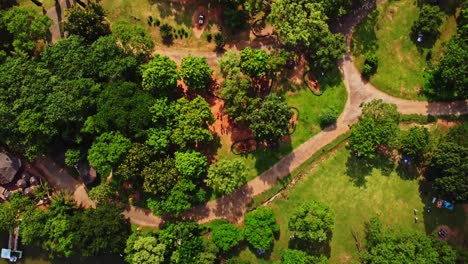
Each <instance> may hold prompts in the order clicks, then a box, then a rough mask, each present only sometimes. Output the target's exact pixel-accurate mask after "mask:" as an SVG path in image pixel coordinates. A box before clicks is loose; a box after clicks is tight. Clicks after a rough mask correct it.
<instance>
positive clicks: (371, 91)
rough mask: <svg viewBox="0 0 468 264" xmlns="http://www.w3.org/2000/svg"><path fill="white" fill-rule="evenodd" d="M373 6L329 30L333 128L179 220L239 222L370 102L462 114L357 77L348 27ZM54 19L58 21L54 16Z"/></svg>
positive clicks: (139, 214)
mask: <svg viewBox="0 0 468 264" xmlns="http://www.w3.org/2000/svg"><path fill="white" fill-rule="evenodd" d="M63 1H64V0H61V1H59V3H62V2H63ZM65 3H68V0H66V2H65ZM373 8H375V2H370V3H369V4H367V5H364V6H362V7H361V8H360V9H359V10H356V11H355V12H353V14H351V15H349V16H348V17H346V18H345V19H344V20H343V22H342V23H341V24H339V26H337V28H336V30H335V31H336V32H341V33H343V34H344V35H346V39H347V41H346V42H347V47H348V53H347V54H346V56H345V57H344V58H343V60H342V61H340V63H339V66H340V70H341V73H342V75H343V81H344V83H345V86H346V90H347V92H348V100H347V102H346V105H345V109H344V111H343V113H342V114H341V116H340V117H339V118H338V120H337V122H336V125H335V126H333V127H328V128H326V129H325V130H323V131H322V132H320V133H318V134H317V135H315V136H314V137H312V138H310V139H309V140H307V141H306V142H304V143H303V144H302V145H300V146H299V147H297V148H296V149H294V150H293V151H292V152H291V153H290V154H288V155H286V156H285V157H283V158H282V159H281V160H280V161H278V162H277V163H276V164H275V165H274V166H273V167H271V168H270V169H268V170H267V171H265V172H263V173H262V174H261V175H260V176H258V177H256V178H255V179H253V180H251V181H249V182H248V183H247V184H245V185H244V186H243V187H242V188H240V189H239V190H237V191H236V192H234V193H233V194H231V195H226V196H224V197H221V198H219V199H217V200H214V201H210V202H208V203H206V204H203V205H200V206H196V207H193V208H191V209H190V210H188V211H187V212H185V213H184V214H183V217H184V218H187V219H188V218H191V219H194V220H196V221H198V222H199V223H206V222H209V221H212V220H215V219H227V220H229V221H231V222H233V223H240V222H242V221H243V218H244V215H245V212H246V210H247V205H248V204H249V203H250V202H251V201H252V198H253V197H254V196H257V195H259V194H261V193H263V192H265V191H267V190H269V189H271V188H272V187H273V186H274V185H275V184H276V182H277V180H279V179H282V178H284V177H286V176H288V175H289V174H290V173H291V172H292V171H294V170H295V169H297V168H298V167H299V166H300V165H301V164H302V163H304V162H305V161H306V160H307V159H309V158H310V157H311V156H312V155H314V154H315V153H316V152H317V151H318V150H320V149H321V148H323V147H324V146H326V145H327V144H329V143H331V142H332V141H333V140H334V139H336V138H337V137H338V136H340V135H342V134H344V133H346V132H347V131H348V130H349V125H350V124H353V123H354V122H356V121H357V119H358V117H359V116H360V114H361V108H360V106H361V105H362V104H363V103H365V102H369V101H371V100H373V99H383V100H384V101H385V102H388V103H393V104H396V105H397V108H398V111H399V112H400V113H402V114H421V115H434V116H440V115H455V114H468V100H465V101H458V102H435V103H428V102H421V101H411V100H404V99H400V98H396V97H393V96H390V95H387V94H385V93H383V92H381V91H380V90H378V89H376V88H375V87H374V86H372V85H371V84H370V83H368V82H366V81H365V80H363V79H362V77H361V73H360V72H359V71H358V69H357V68H356V66H355V65H354V63H353V60H352V57H351V55H350V52H349V47H350V40H351V36H352V29H353V28H354V26H355V25H356V24H357V23H358V22H359V20H360V19H361V18H362V17H364V16H365V15H367V14H368V12H369V11H371V10H372V9H373ZM60 9H61V8H60V6H57V7H56V8H55V10H56V11H58V10H60ZM51 11H52V10H50V12H48V15H50V13H52V12H51ZM55 20H58V19H57V18H55ZM54 22H55V21H54ZM57 22H58V21H57ZM55 24H59V23H54V25H53V26H52V27H54V26H58V25H55ZM51 31H52V30H51ZM55 31H57V30H55ZM59 37H60V36H55V38H54V40H56V39H58V38H59ZM262 48H263V47H262ZM158 52H159V53H162V54H164V55H167V56H169V57H171V58H172V59H174V60H176V61H180V60H181V58H183V57H185V56H187V55H188V54H193V55H197V56H204V57H207V58H208V62H209V64H210V65H211V66H216V65H217V57H218V56H219V55H218V54H216V53H214V52H197V51H192V52H191V51H187V50H174V49H172V50H169V49H160V50H159V49H158ZM62 176H63V175H62ZM70 177H71V176H70ZM58 187H60V186H58ZM123 214H124V215H125V216H126V217H128V218H129V219H130V221H131V222H132V223H134V224H137V225H141V226H150V227H157V226H159V224H160V223H161V222H162V219H161V218H160V217H156V216H154V215H153V214H152V213H151V211H149V210H147V209H141V208H137V207H133V206H130V207H128V208H127V209H126V210H125V211H124V212H123Z"/></svg>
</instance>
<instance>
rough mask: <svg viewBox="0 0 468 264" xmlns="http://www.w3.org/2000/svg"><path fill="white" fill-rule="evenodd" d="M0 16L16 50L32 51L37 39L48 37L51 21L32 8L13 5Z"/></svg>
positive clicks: (44, 39) (41, 39) (42, 39)
mask: <svg viewBox="0 0 468 264" xmlns="http://www.w3.org/2000/svg"><path fill="white" fill-rule="evenodd" d="M1 18H2V21H3V22H2V24H3V23H4V24H5V27H6V30H7V31H8V32H9V33H10V34H12V36H13V43H12V45H13V48H14V49H15V50H16V51H17V52H23V53H29V52H32V51H33V50H34V49H35V47H36V42H37V41H46V40H48V39H49V35H50V33H49V27H50V26H51V25H52V21H51V20H50V18H49V17H47V16H46V15H42V14H39V13H38V12H36V10H34V9H33V8H29V7H13V8H11V9H9V10H7V11H6V12H5V14H4V15H3V16H2V17H1Z"/></svg>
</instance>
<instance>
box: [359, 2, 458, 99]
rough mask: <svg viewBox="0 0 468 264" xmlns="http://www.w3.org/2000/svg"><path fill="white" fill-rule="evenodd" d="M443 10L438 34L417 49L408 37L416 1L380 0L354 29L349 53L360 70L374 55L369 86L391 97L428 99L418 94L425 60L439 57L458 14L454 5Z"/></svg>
mask: <svg viewBox="0 0 468 264" xmlns="http://www.w3.org/2000/svg"><path fill="white" fill-rule="evenodd" d="M443 10H446V12H445V14H446V16H445V19H444V22H443V24H442V26H441V28H440V31H441V35H440V36H439V38H438V39H437V40H436V41H435V44H434V45H433V46H432V47H426V48H423V47H418V46H416V44H415V41H414V40H413V39H411V37H410V32H411V27H412V25H413V23H414V21H415V20H416V19H417V18H418V16H419V7H418V6H417V4H416V1H412V0H401V1H383V2H382V3H381V4H380V5H379V6H378V7H377V10H376V11H374V13H373V14H371V15H370V16H368V17H367V18H365V19H363V20H362V21H361V23H360V24H358V26H357V27H356V28H355V31H354V34H353V40H352V51H353V55H354V56H355V62H356V65H357V67H358V68H359V69H360V70H361V71H362V69H363V66H364V60H365V56H366V54H367V53H371V52H375V54H376V55H377V57H378V59H379V66H378V69H377V73H376V74H374V75H373V76H371V78H370V82H371V83H372V84H374V85H375V86H376V87H378V88H379V89H381V90H383V91H384V92H386V93H388V94H390V95H393V96H397V97H401V98H406V99H415V100H427V98H426V97H425V96H424V95H421V94H419V92H420V90H421V87H422V84H423V73H424V70H425V69H426V68H427V67H428V63H427V61H430V60H432V59H434V60H436V59H437V58H439V57H440V56H441V52H442V48H443V43H444V42H446V41H448V40H449V39H450V38H451V37H452V36H453V35H454V34H455V33H456V26H457V25H456V19H455V17H456V14H457V12H454V10H455V9H454V8H453V5H450V7H447V8H445V9H443ZM428 53H431V54H433V55H430V54H428Z"/></svg>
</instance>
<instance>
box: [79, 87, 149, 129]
mask: <svg viewBox="0 0 468 264" xmlns="http://www.w3.org/2000/svg"><path fill="white" fill-rule="evenodd" d="M96 103H97V113H96V114H95V115H92V116H90V117H88V118H87V120H86V122H85V126H84V127H83V131H84V132H87V133H91V134H99V133H104V132H110V131H120V132H121V133H123V134H125V135H127V136H128V137H135V138H138V137H140V138H141V137H142V136H144V135H145V130H146V129H147V128H148V127H149V126H150V124H151V113H150V111H149V108H150V107H151V106H152V105H153V104H154V103H155V100H154V99H153V97H151V95H149V94H148V93H146V92H143V91H141V90H139V89H138V86H137V85H136V84H134V83H131V82H113V83H110V84H108V85H107V86H106V88H105V89H104V90H103V91H102V92H101V94H99V96H98V98H97V100H96Z"/></svg>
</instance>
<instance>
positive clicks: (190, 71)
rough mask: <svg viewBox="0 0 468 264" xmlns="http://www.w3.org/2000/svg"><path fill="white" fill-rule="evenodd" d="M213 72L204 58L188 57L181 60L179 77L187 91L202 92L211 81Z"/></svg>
mask: <svg viewBox="0 0 468 264" xmlns="http://www.w3.org/2000/svg"><path fill="white" fill-rule="evenodd" d="M212 73H213V70H212V69H211V68H210V66H209V65H208V62H207V61H206V58H204V57H195V56H192V55H189V56H188V57H185V58H183V59H182V63H181V64H180V70H179V75H180V77H182V79H183V80H184V82H185V84H187V86H188V88H189V89H193V90H194V91H204V89H205V88H206V86H207V85H208V82H209V81H210V79H211V74H212Z"/></svg>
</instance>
